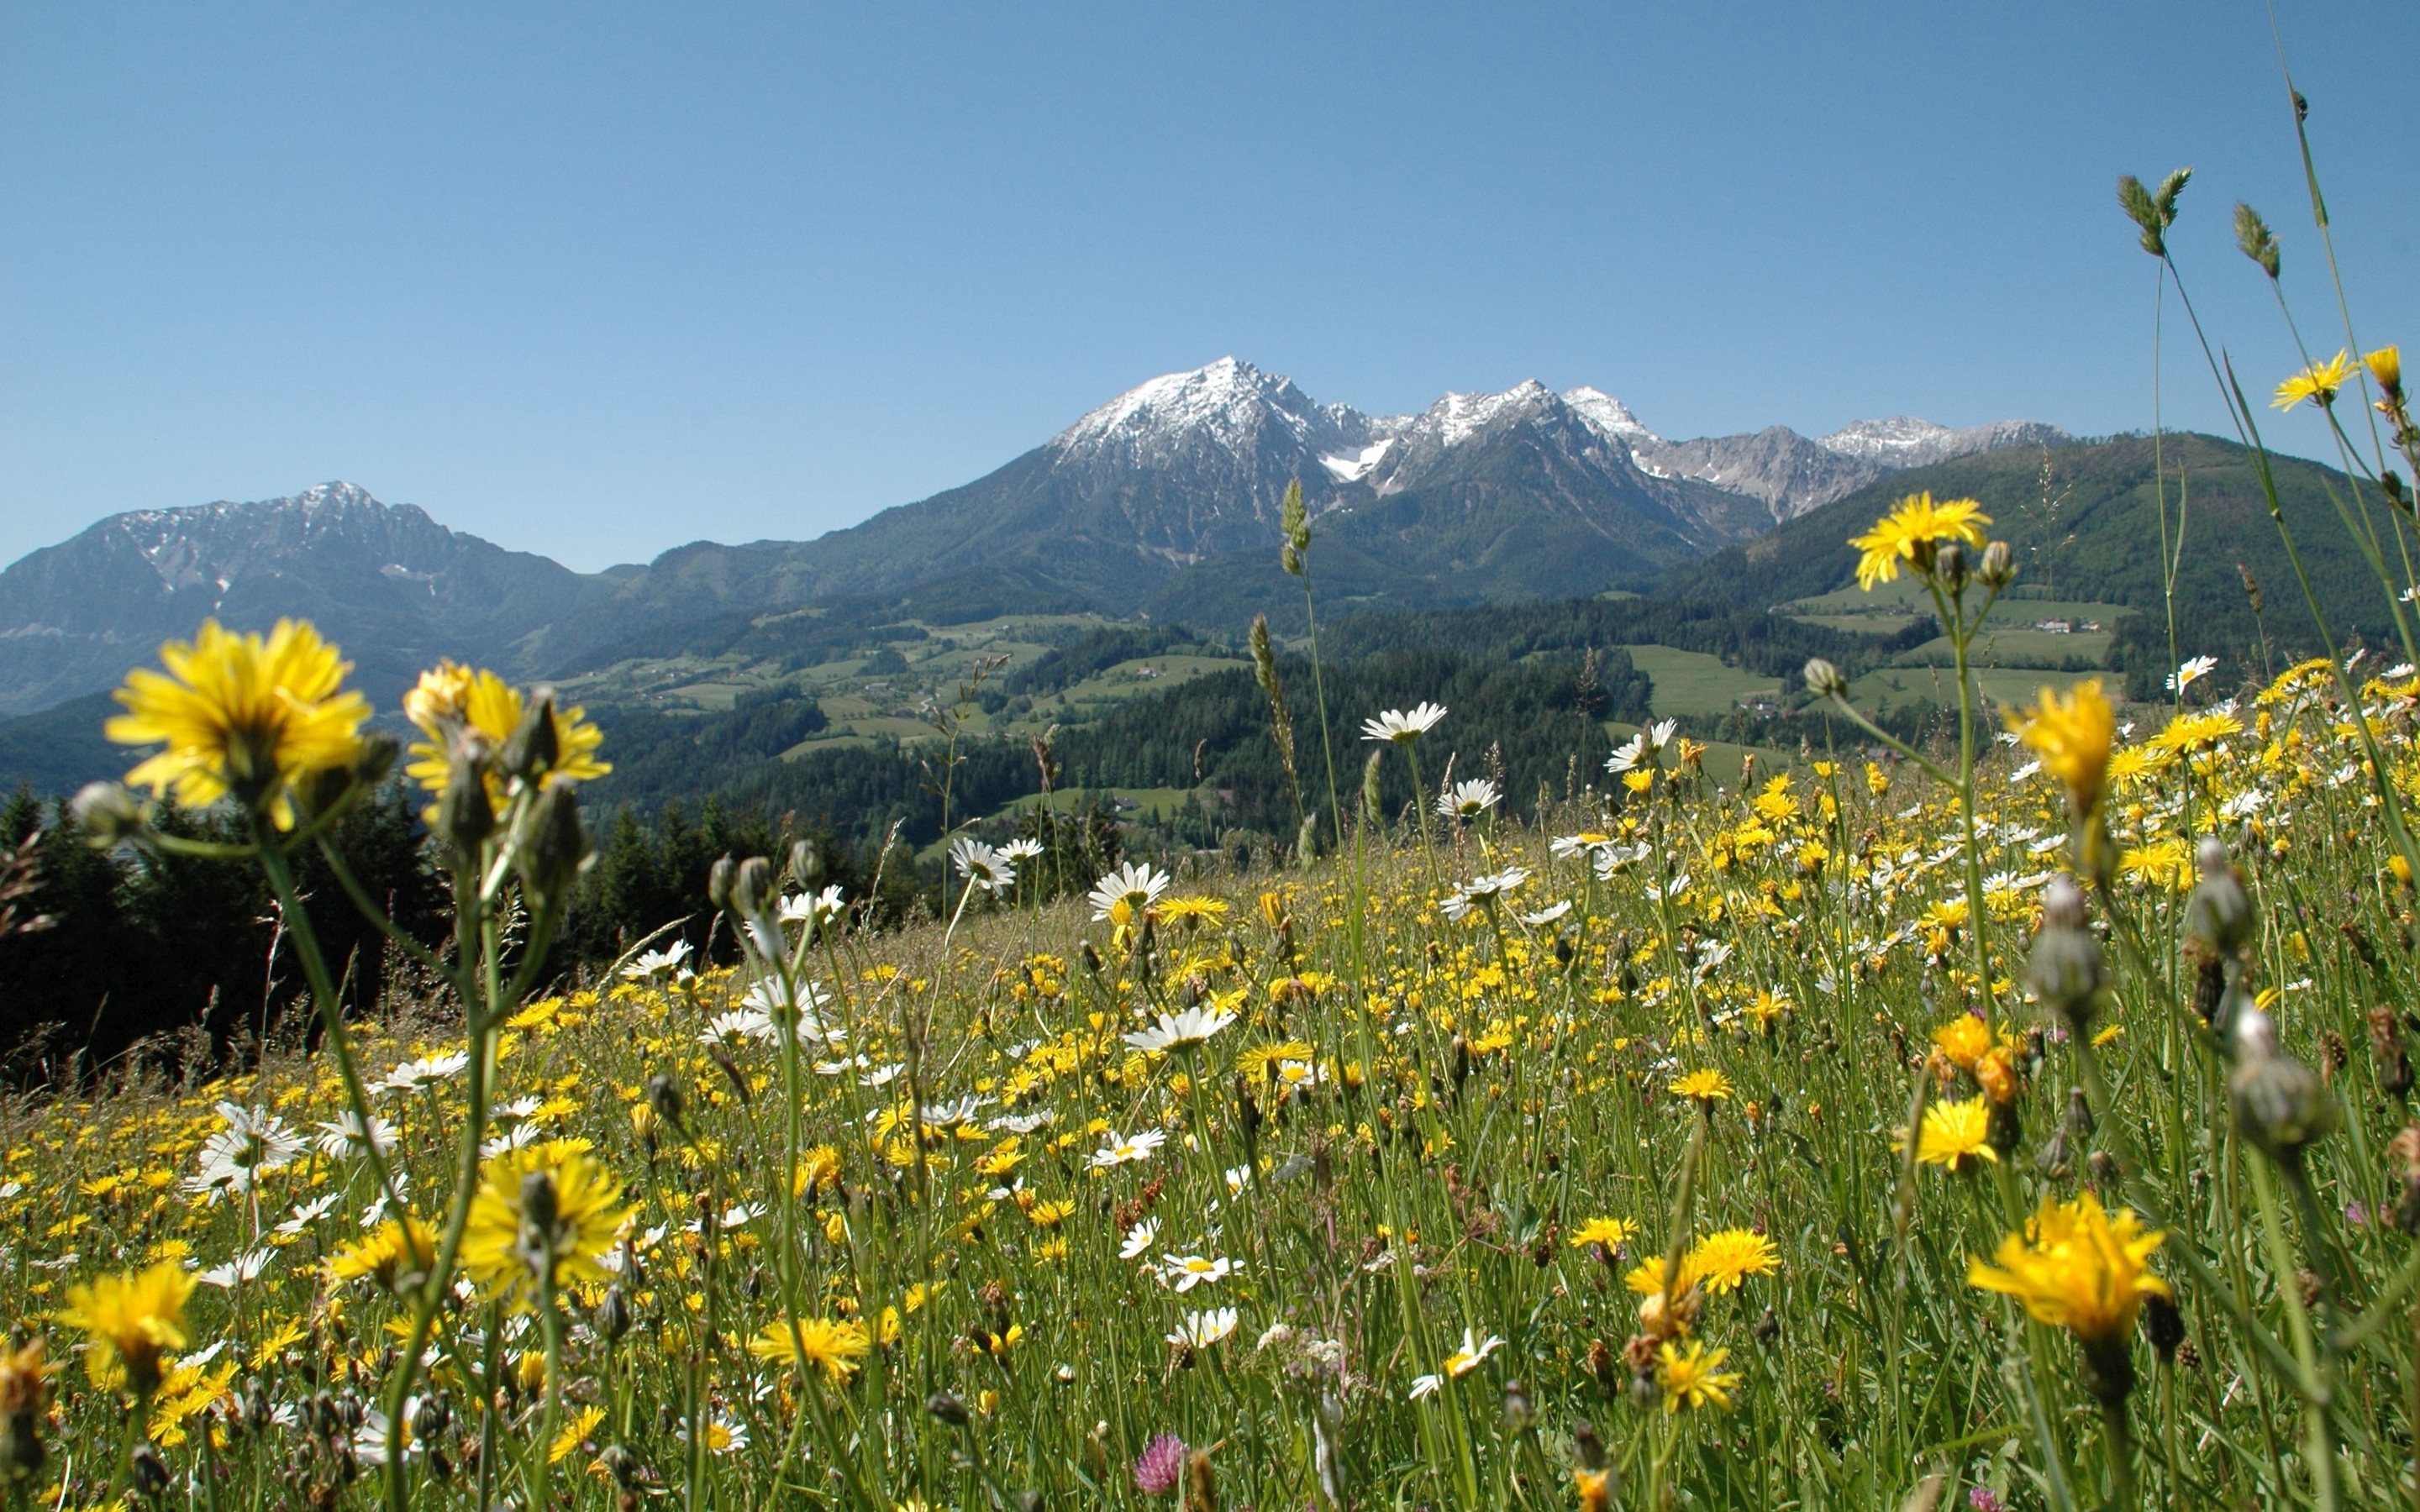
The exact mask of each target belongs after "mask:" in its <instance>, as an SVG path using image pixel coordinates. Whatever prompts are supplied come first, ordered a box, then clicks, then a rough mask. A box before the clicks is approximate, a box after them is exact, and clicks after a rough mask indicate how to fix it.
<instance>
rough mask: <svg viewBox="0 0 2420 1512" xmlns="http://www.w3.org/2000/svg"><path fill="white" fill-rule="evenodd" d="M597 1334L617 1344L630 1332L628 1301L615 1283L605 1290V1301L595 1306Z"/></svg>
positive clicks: (618, 1284)
mask: <svg viewBox="0 0 2420 1512" xmlns="http://www.w3.org/2000/svg"><path fill="white" fill-rule="evenodd" d="M596 1321H597V1333H599V1334H602V1335H605V1337H607V1338H608V1339H611V1340H613V1341H614V1342H615V1343H619V1342H620V1341H621V1338H622V1335H625V1334H628V1332H630V1299H629V1297H628V1295H627V1294H625V1293H624V1292H623V1290H622V1286H621V1283H619V1282H615V1283H614V1284H613V1285H612V1286H610V1287H607V1288H605V1299H604V1301H602V1302H599V1303H598V1304H597V1319H596Z"/></svg>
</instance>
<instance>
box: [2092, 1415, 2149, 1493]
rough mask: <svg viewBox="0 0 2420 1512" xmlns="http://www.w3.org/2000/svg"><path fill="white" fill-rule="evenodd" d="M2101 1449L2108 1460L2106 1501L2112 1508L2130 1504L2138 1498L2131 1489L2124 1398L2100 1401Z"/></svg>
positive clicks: (2129, 1437)
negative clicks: (2107, 1497)
mask: <svg viewBox="0 0 2420 1512" xmlns="http://www.w3.org/2000/svg"><path fill="white" fill-rule="evenodd" d="M2101 1433H2102V1439H2101V1443H2102V1452H2103V1454H2104V1455H2105V1457H2106V1458H2107V1459H2108V1461H2109V1502H2108V1505H2109V1506H2110V1507H2111V1508H2113V1509H2122V1508H2129V1507H2133V1506H2134V1505H2135V1504H2137V1503H2138V1502H2139V1501H2140V1498H2139V1497H2138V1496H2137V1495H2136V1493H2135V1490H2134V1434H2133V1429H2132V1428H2130V1427H2128V1426H2127V1422H2126V1403H2125V1400H2124V1398H2122V1397H2121V1398H2119V1399H2118V1400H2116V1401H2103V1402H2102V1404H2101Z"/></svg>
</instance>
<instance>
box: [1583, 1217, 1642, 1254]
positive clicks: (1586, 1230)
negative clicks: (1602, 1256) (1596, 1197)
mask: <svg viewBox="0 0 2420 1512" xmlns="http://www.w3.org/2000/svg"><path fill="white" fill-rule="evenodd" d="M1637 1233H1638V1226H1637V1224H1635V1223H1632V1222H1631V1221H1630V1220H1629V1219H1627V1218H1590V1220H1589V1221H1588V1222H1586V1223H1584V1224H1582V1225H1580V1226H1579V1227H1577V1228H1575V1229H1573V1230H1572V1239H1571V1244H1572V1248H1574V1249H1586V1248H1588V1247H1589V1246H1590V1244H1602V1245H1604V1246H1605V1252H1606V1254H1607V1255H1610V1254H1612V1253H1613V1252H1614V1251H1615V1250H1618V1249H1620V1248H1621V1246H1622V1245H1624V1244H1627V1243H1629V1242H1630V1241H1631V1240H1632V1239H1634V1238H1635V1237H1637Z"/></svg>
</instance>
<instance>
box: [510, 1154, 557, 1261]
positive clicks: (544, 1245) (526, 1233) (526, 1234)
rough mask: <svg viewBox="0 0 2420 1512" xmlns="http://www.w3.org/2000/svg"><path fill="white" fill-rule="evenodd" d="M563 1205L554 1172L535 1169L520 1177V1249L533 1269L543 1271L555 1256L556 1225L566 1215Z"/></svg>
mask: <svg viewBox="0 0 2420 1512" xmlns="http://www.w3.org/2000/svg"><path fill="white" fill-rule="evenodd" d="M562 1205H563V1199H562V1195H561V1194H560V1193H558V1192H556V1191H555V1189H554V1177H553V1176H552V1175H551V1174H550V1173H549V1172H546V1171H532V1172H530V1173H529V1174H528V1175H527V1176H524V1177H522V1178H521V1227H520V1253H521V1255H522V1257H523V1258H525V1259H527V1260H529V1261H530V1262H531V1264H532V1267H533V1268H534V1269H537V1270H543V1269H544V1268H545V1267H546V1266H547V1265H549V1264H550V1263H551V1262H552V1260H553V1258H554V1228H555V1224H556V1223H557V1221H558V1220H559V1219H560V1218H561V1217H562V1215H563V1213H562Z"/></svg>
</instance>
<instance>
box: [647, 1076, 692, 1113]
mask: <svg viewBox="0 0 2420 1512" xmlns="http://www.w3.org/2000/svg"><path fill="white" fill-rule="evenodd" d="M647 1103H648V1105H649V1106H651V1107H653V1108H654V1109H655V1110H656V1114H657V1116H658V1117H659V1118H661V1119H663V1120H664V1121H665V1122H666V1123H670V1124H675V1125H676V1124H678V1123H679V1122H680V1119H681V1112H682V1108H683V1103H682V1100H681V1089H680V1083H678V1082H676V1081H675V1080H673V1079H672V1078H671V1077H670V1076H668V1075H666V1074H665V1073H664V1072H656V1074H654V1075H653V1076H650V1077H648V1078H647Z"/></svg>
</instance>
